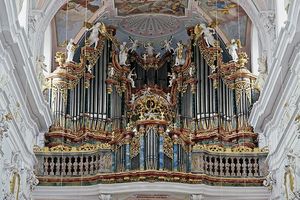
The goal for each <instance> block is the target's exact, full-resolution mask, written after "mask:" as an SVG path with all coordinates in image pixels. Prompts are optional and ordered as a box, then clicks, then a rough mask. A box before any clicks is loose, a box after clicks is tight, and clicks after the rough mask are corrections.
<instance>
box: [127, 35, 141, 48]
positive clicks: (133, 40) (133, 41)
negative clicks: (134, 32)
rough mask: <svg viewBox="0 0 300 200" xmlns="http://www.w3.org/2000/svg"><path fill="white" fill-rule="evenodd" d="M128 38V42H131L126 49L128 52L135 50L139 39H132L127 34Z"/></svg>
mask: <svg viewBox="0 0 300 200" xmlns="http://www.w3.org/2000/svg"><path fill="white" fill-rule="evenodd" d="M129 40H130V43H131V47H129V49H128V50H129V51H130V52H133V51H136V50H137V48H139V41H138V40H135V39H133V38H132V37H130V36H129Z"/></svg>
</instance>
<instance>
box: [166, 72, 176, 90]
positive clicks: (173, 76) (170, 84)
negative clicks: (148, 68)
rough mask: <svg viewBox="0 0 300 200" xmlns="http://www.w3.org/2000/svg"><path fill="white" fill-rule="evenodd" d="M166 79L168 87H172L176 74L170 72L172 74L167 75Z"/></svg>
mask: <svg viewBox="0 0 300 200" xmlns="http://www.w3.org/2000/svg"><path fill="white" fill-rule="evenodd" d="M168 77H170V83H169V87H172V85H173V81H174V80H175V79H176V74H175V73H174V72H172V74H170V73H169V74H168Z"/></svg>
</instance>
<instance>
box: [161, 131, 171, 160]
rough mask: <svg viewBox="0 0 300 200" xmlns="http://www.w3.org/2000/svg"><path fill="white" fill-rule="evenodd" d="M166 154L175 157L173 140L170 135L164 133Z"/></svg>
mask: <svg viewBox="0 0 300 200" xmlns="http://www.w3.org/2000/svg"><path fill="white" fill-rule="evenodd" d="M163 148H164V154H165V155H166V156H168V157H169V158H171V159H173V142H172V139H171V138H170V137H169V136H168V135H166V134H165V135H164V145H163Z"/></svg>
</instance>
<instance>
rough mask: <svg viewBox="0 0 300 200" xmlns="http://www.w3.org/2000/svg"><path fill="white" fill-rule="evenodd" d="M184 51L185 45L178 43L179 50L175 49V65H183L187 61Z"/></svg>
mask: <svg viewBox="0 0 300 200" xmlns="http://www.w3.org/2000/svg"><path fill="white" fill-rule="evenodd" d="M183 50H184V45H183V44H182V42H181V41H179V42H177V48H176V49H175V52H174V53H176V58H175V65H176V66H178V65H183V64H184V62H185V60H184V58H183Z"/></svg>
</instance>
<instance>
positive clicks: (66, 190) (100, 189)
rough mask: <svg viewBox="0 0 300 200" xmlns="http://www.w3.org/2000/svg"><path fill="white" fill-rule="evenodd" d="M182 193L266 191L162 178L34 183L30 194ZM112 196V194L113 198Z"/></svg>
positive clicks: (256, 195)
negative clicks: (90, 183) (86, 183)
mask: <svg viewBox="0 0 300 200" xmlns="http://www.w3.org/2000/svg"><path fill="white" fill-rule="evenodd" d="M142 192H155V193H160V192H162V193H168V192H172V193H182V194H202V195H203V196H204V197H205V199H214V200H216V199H222V200H252V199H253V200H254V199H255V200H267V199H268V196H269V192H268V190H267V188H264V187H222V186H207V185H202V184H180V183H166V182H155V183H147V182H136V183H122V184H99V185H95V186H81V187H80V186H64V187H59V186H58V187H55V186H54V187H53V186H38V187H37V188H36V190H35V192H34V194H33V197H34V199H35V200H46V199H52V200H69V199H70V200H71V199H72V200H77V199H78V200H79V199H87V198H88V199H97V198H98V196H99V195H100V194H112V196H113V195H114V194H124V193H125V194H126V193H142ZM113 199H114V198H113Z"/></svg>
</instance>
